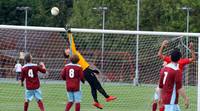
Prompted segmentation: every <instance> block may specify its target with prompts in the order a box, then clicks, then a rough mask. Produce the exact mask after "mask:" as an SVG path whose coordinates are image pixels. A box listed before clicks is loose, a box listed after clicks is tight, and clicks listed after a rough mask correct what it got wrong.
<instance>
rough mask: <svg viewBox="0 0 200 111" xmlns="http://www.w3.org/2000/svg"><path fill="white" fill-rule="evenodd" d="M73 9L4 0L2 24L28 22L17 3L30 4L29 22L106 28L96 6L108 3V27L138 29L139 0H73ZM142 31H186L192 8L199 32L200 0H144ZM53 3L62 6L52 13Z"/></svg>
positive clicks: (49, 1) (61, 0) (193, 26)
mask: <svg viewBox="0 0 200 111" xmlns="http://www.w3.org/2000/svg"><path fill="white" fill-rule="evenodd" d="M73 1H74V4H73V8H69V7H67V5H66V2H65V0H20V1H19V0H1V1H0V13H1V14H0V24H13V25H24V14H25V13H24V11H16V7H17V6H29V7H31V8H32V10H30V11H28V25H34V26H53V27H63V26H65V24H71V25H72V27H77V28H102V11H98V10H94V9H93V8H94V7H99V6H106V7H108V10H106V13H105V14H106V16H105V28H106V29H121V30H136V21H137V20H136V15H137V0H73ZM140 4H141V6H140V7H141V8H140V30H152V31H181V32H183V31H186V11H184V10H180V8H181V7H183V6H188V7H191V8H192V9H193V10H191V11H190V31H191V32H199V31H200V28H198V26H199V25H200V22H199V20H198V19H199V18H200V13H199V12H200V10H199V7H200V1H199V0H140ZM53 6H57V7H58V8H59V9H60V13H59V15H58V16H52V15H51V13H50V10H51V8H52V7H53Z"/></svg>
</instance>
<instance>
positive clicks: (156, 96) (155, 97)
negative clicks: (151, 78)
mask: <svg viewBox="0 0 200 111" xmlns="http://www.w3.org/2000/svg"><path fill="white" fill-rule="evenodd" d="M153 99H154V100H159V99H160V90H159V88H158V87H157V88H156V89H155V93H154V98H153Z"/></svg>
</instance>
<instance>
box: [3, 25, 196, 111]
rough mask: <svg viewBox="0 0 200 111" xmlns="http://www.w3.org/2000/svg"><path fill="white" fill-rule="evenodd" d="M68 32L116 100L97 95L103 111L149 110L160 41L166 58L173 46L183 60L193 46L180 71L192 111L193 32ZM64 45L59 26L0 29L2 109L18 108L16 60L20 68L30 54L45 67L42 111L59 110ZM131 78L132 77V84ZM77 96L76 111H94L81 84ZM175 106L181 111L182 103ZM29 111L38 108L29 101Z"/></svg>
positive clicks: (62, 101)
mask: <svg viewBox="0 0 200 111" xmlns="http://www.w3.org/2000/svg"><path fill="white" fill-rule="evenodd" d="M71 31H72V33H73V36H74V41H75V45H76V48H77V50H78V51H80V53H81V54H82V55H83V56H84V58H85V59H86V60H87V61H88V62H89V64H90V67H93V68H96V69H98V70H100V74H99V75H97V77H98V79H99V80H100V81H101V83H102V86H103V87H104V89H105V90H106V92H107V93H108V94H110V95H114V96H117V97H118V99H117V100H116V101H113V102H110V103H106V102H105V100H104V98H103V96H101V95H100V94H98V99H99V102H100V103H102V104H103V105H104V108H105V110H106V111H150V110H151V103H152V100H153V95H154V91H155V88H156V86H157V83H158V80H159V71H160V69H161V67H162V64H163V61H162V60H161V59H160V58H159V57H158V56H157V53H158V50H159V48H160V45H161V43H162V41H163V40H168V41H169V44H168V47H167V48H165V49H164V50H163V54H165V55H169V54H170V51H171V50H173V49H174V48H179V49H180V50H181V52H182V54H183V57H191V52H190V50H189V48H188V43H189V42H193V44H194V49H195V52H196V60H195V61H194V62H193V63H191V64H190V65H187V66H186V67H185V68H184V72H183V75H184V76H183V82H184V86H185V89H186V91H187V95H188V96H189V98H190V108H189V109H188V110H187V111H196V110H197V92H198V91H197V86H198V85H197V84H198V70H197V69H198V62H197V56H198V53H197V52H198V34H195V33H189V34H187V33H170V32H164V33H162V32H145V31H144V32H142V31H141V32H138V31H121V30H118V31H115V30H95V29H74V28H72V29H71ZM137 34H139V37H138V41H137V36H136V35H137ZM66 41H67V34H66V31H65V30H64V28H50V27H23V26H4V25H1V26H0V46H1V47H0V101H1V102H0V107H1V110H2V111H13V110H16V111H21V110H22V109H23V99H24V88H22V87H20V85H19V83H18V81H16V74H15V71H14V66H15V64H16V61H17V60H20V63H21V64H22V65H23V64H24V60H23V57H24V54H25V53H26V52H30V53H31V54H32V56H33V62H34V63H39V62H40V61H42V62H44V63H45V65H46V67H47V73H46V74H39V75H40V79H41V90H42V92H43V99H44V105H45V108H46V110H47V111H62V110H64V109H65V104H66V101H67V97H66V90H65V82H64V81H62V80H61V78H60V72H61V70H62V68H63V66H64V65H65V63H68V62H69V61H68V60H67V61H65V58H64V56H63V51H64V49H65V48H66V47H68V45H67V42H66ZM137 43H138V46H137ZM137 48H138V50H136V49H137ZM136 54H138V58H137V57H136ZM137 63H138V64H137ZM136 69H138V73H137V71H136ZM135 77H138V79H137V84H136V86H135V85H134V82H135V80H136V78H135ZM82 92H83V100H82V102H81V111H97V109H96V108H94V107H93V106H92V102H93V100H92V96H91V94H90V87H89V85H88V84H87V83H86V84H83V85H82ZM180 106H181V108H182V111H185V109H184V103H183V100H182V99H181V100H180ZM29 109H30V110H38V108H37V104H36V102H34V101H33V102H31V104H30V107H29Z"/></svg>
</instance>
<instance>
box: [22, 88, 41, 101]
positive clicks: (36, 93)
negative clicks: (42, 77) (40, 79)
mask: <svg viewBox="0 0 200 111" xmlns="http://www.w3.org/2000/svg"><path fill="white" fill-rule="evenodd" d="M33 98H35V100H36V101H39V100H42V92H41V90H40V89H35V90H27V89H26V90H25V100H26V101H32V99H33Z"/></svg>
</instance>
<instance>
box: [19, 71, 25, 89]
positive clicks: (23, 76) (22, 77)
mask: <svg viewBox="0 0 200 111" xmlns="http://www.w3.org/2000/svg"><path fill="white" fill-rule="evenodd" d="M24 79H25V74H24V71H23V69H22V72H21V82H20V84H21V86H24Z"/></svg>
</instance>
